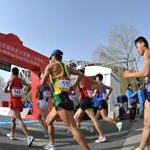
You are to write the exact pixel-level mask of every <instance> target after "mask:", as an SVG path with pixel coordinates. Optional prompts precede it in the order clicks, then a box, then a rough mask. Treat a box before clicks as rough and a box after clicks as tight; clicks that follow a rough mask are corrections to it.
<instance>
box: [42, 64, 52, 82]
mask: <svg viewBox="0 0 150 150" xmlns="http://www.w3.org/2000/svg"><path fill="white" fill-rule="evenodd" d="M52 67H53V65H52V64H49V65H48V66H47V67H46V69H45V72H44V75H43V77H42V79H41V85H44V84H45V83H46V82H47V81H48V80H49V75H50V74H51V69H52Z"/></svg>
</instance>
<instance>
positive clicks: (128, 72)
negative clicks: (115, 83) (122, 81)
mask: <svg viewBox="0 0 150 150" xmlns="http://www.w3.org/2000/svg"><path fill="white" fill-rule="evenodd" d="M122 76H123V78H130V77H131V72H130V71H125V72H124V73H123V74H122Z"/></svg>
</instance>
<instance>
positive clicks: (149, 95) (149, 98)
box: [146, 92, 150, 102]
mask: <svg viewBox="0 0 150 150" xmlns="http://www.w3.org/2000/svg"><path fill="white" fill-rule="evenodd" d="M146 99H147V100H148V101H149V102H150V92H146Z"/></svg>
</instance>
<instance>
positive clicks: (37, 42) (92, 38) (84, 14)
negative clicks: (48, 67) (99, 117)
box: [0, 0, 150, 80]
mask: <svg viewBox="0 0 150 150" xmlns="http://www.w3.org/2000/svg"><path fill="white" fill-rule="evenodd" d="M149 18H150V1H149V0H138V1H137V0H0V32H2V33H14V34H16V35H18V36H19V37H20V39H21V40H22V41H23V43H24V45H25V46H27V47H29V48H31V49H33V50H36V51H38V52H40V53H42V54H44V55H47V56H49V55H50V53H51V51H52V50H54V49H61V50H63V51H64V59H82V60H88V61H91V60H92V55H93V51H94V50H96V49H97V48H98V47H99V46H100V45H107V41H108V35H109V32H110V30H111V28H112V27H113V26H114V25H119V24H127V25H132V26H133V27H135V29H136V30H137V31H138V32H139V34H140V35H143V36H145V37H146V38H147V39H148V40H149V41H150V19H149ZM0 75H1V76H3V77H4V78H5V80H7V79H8V77H9V73H6V72H4V71H0Z"/></svg>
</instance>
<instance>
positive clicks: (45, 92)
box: [43, 91, 52, 98]
mask: <svg viewBox="0 0 150 150" xmlns="http://www.w3.org/2000/svg"><path fill="white" fill-rule="evenodd" d="M51 96H52V94H51V91H44V92H43V97H44V98H50V97H51Z"/></svg>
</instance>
